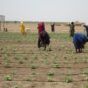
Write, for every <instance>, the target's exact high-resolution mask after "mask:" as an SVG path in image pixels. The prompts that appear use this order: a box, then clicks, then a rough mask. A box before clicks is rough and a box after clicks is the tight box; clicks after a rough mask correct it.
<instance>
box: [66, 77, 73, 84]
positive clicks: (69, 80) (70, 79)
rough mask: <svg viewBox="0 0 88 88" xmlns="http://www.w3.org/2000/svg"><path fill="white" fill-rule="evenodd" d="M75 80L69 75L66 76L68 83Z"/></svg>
mask: <svg viewBox="0 0 88 88" xmlns="http://www.w3.org/2000/svg"><path fill="white" fill-rule="evenodd" d="M72 81H73V79H72V77H70V76H67V77H66V78H65V82H66V83H71V82H72Z"/></svg>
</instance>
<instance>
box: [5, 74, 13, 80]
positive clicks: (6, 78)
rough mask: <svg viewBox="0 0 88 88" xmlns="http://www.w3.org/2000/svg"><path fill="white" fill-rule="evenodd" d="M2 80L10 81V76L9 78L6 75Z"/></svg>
mask: <svg viewBox="0 0 88 88" xmlns="http://www.w3.org/2000/svg"><path fill="white" fill-rule="evenodd" d="M4 80H5V81H12V76H11V75H6V76H5V77H4Z"/></svg>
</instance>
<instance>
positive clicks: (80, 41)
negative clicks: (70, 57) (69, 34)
mask: <svg viewBox="0 0 88 88" xmlns="http://www.w3.org/2000/svg"><path fill="white" fill-rule="evenodd" d="M87 41H88V38H87V36H86V35H84V34H81V33H76V34H75V35H74V36H73V43H74V46H75V48H76V49H79V48H84V44H85V43H86V42H87Z"/></svg>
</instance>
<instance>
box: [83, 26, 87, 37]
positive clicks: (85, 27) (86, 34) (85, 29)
mask: <svg viewBox="0 0 88 88" xmlns="http://www.w3.org/2000/svg"><path fill="white" fill-rule="evenodd" d="M84 27H85V31H86V35H87V37H88V25H84Z"/></svg>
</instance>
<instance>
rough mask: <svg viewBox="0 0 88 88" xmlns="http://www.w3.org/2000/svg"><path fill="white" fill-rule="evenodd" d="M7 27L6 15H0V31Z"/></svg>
mask: <svg viewBox="0 0 88 88" xmlns="http://www.w3.org/2000/svg"><path fill="white" fill-rule="evenodd" d="M4 26H5V16H4V15H0V31H1V30H2V29H4Z"/></svg>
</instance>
